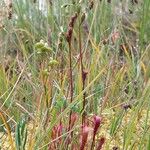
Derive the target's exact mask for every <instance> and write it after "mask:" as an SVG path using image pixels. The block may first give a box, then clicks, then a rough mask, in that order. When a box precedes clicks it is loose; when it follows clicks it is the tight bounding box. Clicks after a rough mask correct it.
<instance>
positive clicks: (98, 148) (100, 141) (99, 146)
mask: <svg viewBox="0 0 150 150" xmlns="http://www.w3.org/2000/svg"><path fill="white" fill-rule="evenodd" d="M104 143H105V138H104V137H102V138H100V139H99V142H98V147H97V149H96V150H101V149H102V147H103V145H104Z"/></svg>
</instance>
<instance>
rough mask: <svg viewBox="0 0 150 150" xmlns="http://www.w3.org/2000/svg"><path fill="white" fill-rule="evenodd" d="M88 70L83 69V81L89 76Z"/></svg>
mask: <svg viewBox="0 0 150 150" xmlns="http://www.w3.org/2000/svg"><path fill="white" fill-rule="evenodd" d="M87 74H88V71H87V70H83V76H82V78H83V81H85V79H86V77H87Z"/></svg>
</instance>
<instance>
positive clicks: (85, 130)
mask: <svg viewBox="0 0 150 150" xmlns="http://www.w3.org/2000/svg"><path fill="white" fill-rule="evenodd" d="M90 130H91V128H89V127H88V126H84V127H83V129H82V133H81V136H82V137H81V144H80V150H84V148H85V145H86V142H87V139H88V134H89V131H90Z"/></svg>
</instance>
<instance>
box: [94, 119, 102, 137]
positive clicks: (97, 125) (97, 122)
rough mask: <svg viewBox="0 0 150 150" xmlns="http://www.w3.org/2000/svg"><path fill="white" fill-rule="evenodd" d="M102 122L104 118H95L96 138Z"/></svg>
mask: <svg viewBox="0 0 150 150" xmlns="http://www.w3.org/2000/svg"><path fill="white" fill-rule="evenodd" d="M101 122H102V118H101V117H99V116H94V136H95V135H96V132H97V130H98V128H99V126H100V124H101Z"/></svg>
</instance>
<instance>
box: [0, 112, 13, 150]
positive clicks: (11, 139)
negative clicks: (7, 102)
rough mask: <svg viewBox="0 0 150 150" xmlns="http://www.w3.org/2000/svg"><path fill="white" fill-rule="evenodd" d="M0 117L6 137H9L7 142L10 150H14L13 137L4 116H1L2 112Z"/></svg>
mask: <svg viewBox="0 0 150 150" xmlns="http://www.w3.org/2000/svg"><path fill="white" fill-rule="evenodd" d="M0 117H1V119H2V121H3V123H4V125H5V127H6V130H7V133H8V137H9V142H10V146H11V149H12V150H15V146H14V142H13V137H12V135H11V129H10V126H9V125H8V123H7V121H6V119H5V117H4V115H3V114H2V112H1V111H0Z"/></svg>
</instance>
